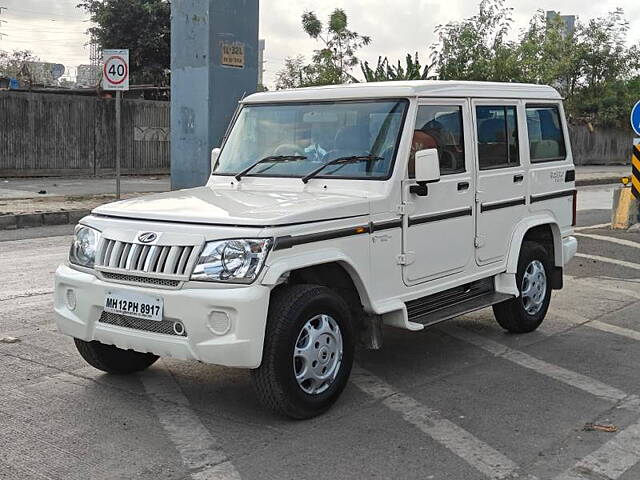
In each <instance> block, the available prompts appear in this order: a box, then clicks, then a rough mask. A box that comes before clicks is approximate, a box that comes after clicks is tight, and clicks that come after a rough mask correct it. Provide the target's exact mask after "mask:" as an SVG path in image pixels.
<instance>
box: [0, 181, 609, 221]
mask: <svg viewBox="0 0 640 480" xmlns="http://www.w3.org/2000/svg"><path fill="white" fill-rule="evenodd" d="M619 182H620V176H619V175H617V176H615V177H600V178H586V179H582V180H576V187H584V186H590V185H608V184H613V183H619ZM90 213H91V209H81V210H65V211H61V212H44V213H22V214H17V215H0V230H16V229H20V228H30V227H42V226H47V225H69V224H74V225H75V224H76V223H78V221H79V220H80V219H81V218H82V217H85V216H87V215H89V214H90Z"/></svg>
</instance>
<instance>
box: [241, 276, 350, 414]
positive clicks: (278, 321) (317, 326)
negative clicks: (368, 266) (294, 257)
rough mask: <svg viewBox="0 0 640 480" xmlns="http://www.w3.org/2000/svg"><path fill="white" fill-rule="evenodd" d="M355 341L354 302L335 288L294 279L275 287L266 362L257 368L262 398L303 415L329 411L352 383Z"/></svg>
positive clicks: (279, 408) (257, 385)
mask: <svg viewBox="0 0 640 480" xmlns="http://www.w3.org/2000/svg"><path fill="white" fill-rule="evenodd" d="M303 327H307V330H304V329H303ZM322 332H324V333H322ZM340 345H341V348H340ZM354 345H355V339H354V330H353V322H352V321H351V314H350V312H349V308H348V306H347V304H346V303H345V301H344V300H343V299H342V297H340V296H339V295H337V294H336V293H335V292H334V291H333V290H331V289H329V288H326V287H321V286H316V285H292V286H285V287H281V288H280V289H278V290H276V291H274V293H273V294H272V297H271V301H270V304H269V315H268V318H267V328H266V332H265V341H264V351H263V354H262V364H261V365H260V367H259V368H257V369H255V370H252V371H251V378H252V381H253V384H254V387H255V390H256V393H257V395H258V397H259V399H260V401H261V402H262V403H263V404H264V405H265V406H267V407H268V408H270V409H271V410H273V411H275V412H276V413H279V414H281V415H284V416H287V417H290V418H294V419H298V420H302V419H306V418H311V417H315V416H317V415H320V414H322V413H324V412H325V411H327V410H328V409H329V408H330V407H331V406H332V405H333V403H334V402H335V401H336V400H337V399H338V397H339V396H340V394H341V393H342V390H344V387H345V386H346V384H347V381H348V379H349V374H350V373H351V366H352V364H353V353H354ZM307 347H308V349H307ZM340 350H341V351H342V355H340ZM332 353H333V355H331V354H332ZM309 367H311V368H309ZM322 369H325V370H326V372H325V370H322ZM304 372H306V373H307V374H306V375H301V380H300V381H299V380H297V379H296V375H298V374H300V373H304ZM304 377H310V378H306V379H305V378H304Z"/></svg>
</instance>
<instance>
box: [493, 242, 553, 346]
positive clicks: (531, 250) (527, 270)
mask: <svg viewBox="0 0 640 480" xmlns="http://www.w3.org/2000/svg"><path fill="white" fill-rule="evenodd" d="M550 274H551V259H550V258H549V254H548V253H547V251H546V249H545V248H544V247H543V246H542V245H540V244H539V243H537V242H529V241H526V242H524V243H523V244H522V248H521V249H520V258H519V260H518V271H517V273H516V282H517V284H518V289H519V291H520V295H519V296H518V297H517V298H513V299H511V300H507V301H506V302H502V303H499V304H497V305H494V306H493V313H494V315H495V317H496V320H497V321H498V323H499V324H500V326H501V327H502V328H504V329H505V330H508V331H509V332H512V333H527V332H532V331H533V330H535V329H536V328H538V327H539V326H540V324H541V323H542V321H543V320H544V317H545V315H546V314H547V310H548V309H549V303H550V301H551V282H550V278H551V277H550Z"/></svg>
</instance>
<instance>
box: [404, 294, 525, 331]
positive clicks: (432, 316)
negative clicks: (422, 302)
mask: <svg viewBox="0 0 640 480" xmlns="http://www.w3.org/2000/svg"><path fill="white" fill-rule="evenodd" d="M510 298H513V295H508V294H505V293H496V292H494V291H489V292H486V293H480V294H479V295H476V296H474V297H472V298H469V299H465V300H463V301H460V302H457V303H453V304H450V305H447V306H442V307H440V308H437V309H435V310H431V311H428V312H425V313H421V314H417V315H415V314H414V315H411V310H409V321H411V322H415V323H420V324H422V325H424V326H425V327H428V326H431V325H435V324H436V323H440V322H443V321H445V320H449V319H450V318H454V317H458V316H460V315H464V314H465V313H470V312H474V311H476V310H480V309H481V308H485V307H489V306H491V305H495V304H496V303H500V302H504V301H505V300H509V299H510Z"/></svg>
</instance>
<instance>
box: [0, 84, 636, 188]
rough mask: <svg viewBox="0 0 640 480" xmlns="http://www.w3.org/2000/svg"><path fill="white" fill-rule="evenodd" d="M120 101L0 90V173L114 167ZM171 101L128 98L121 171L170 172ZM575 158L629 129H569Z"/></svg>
mask: <svg viewBox="0 0 640 480" xmlns="http://www.w3.org/2000/svg"><path fill="white" fill-rule="evenodd" d="M114 102H115V100H113V99H100V98H96V97H93V96H77V95H59V94H50V93H28V92H0V177H3V176H4V177H8V176H42V175H89V176H93V175H96V176H99V175H109V174H112V173H113V172H114V170H115V104H114ZM169 109H170V106H169V102H161V101H149V100H129V99H126V100H123V103H122V125H123V135H122V172H123V173H125V174H127V173H128V174H155V173H168V172H169V168H170V164H169V155H170V148H169V137H170V135H169V118H170V115H169ZM569 130H570V135H571V144H572V147H573V156H574V161H575V163H576V165H615V164H629V162H630V159H631V147H632V144H633V135H632V134H631V133H629V132H627V131H625V130H614V129H610V130H607V129H596V130H595V131H591V130H589V129H588V128H587V127H586V126H582V125H572V126H570V128H569Z"/></svg>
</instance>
